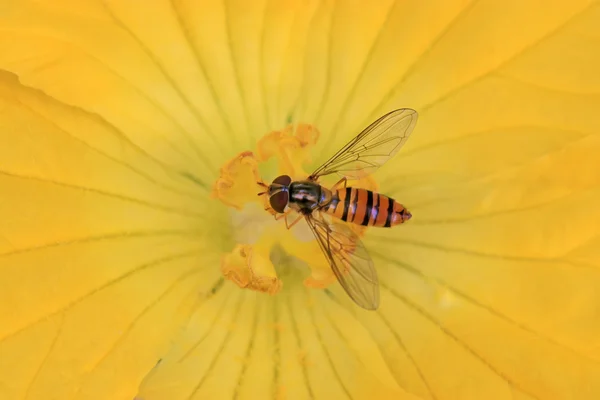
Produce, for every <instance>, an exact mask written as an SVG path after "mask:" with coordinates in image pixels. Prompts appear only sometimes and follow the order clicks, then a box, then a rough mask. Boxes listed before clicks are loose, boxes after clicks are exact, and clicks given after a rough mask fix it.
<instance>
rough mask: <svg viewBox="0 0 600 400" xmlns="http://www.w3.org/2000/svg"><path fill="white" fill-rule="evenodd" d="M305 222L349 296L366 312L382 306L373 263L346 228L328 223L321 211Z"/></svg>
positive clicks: (360, 244)
mask: <svg viewBox="0 0 600 400" xmlns="http://www.w3.org/2000/svg"><path fill="white" fill-rule="evenodd" d="M305 217H306V222H307V223H308V226H309V227H310V229H311V230H312V231H313V233H314V234H315V237H316V238H317V242H318V243H319V246H321V250H323V253H324V255H325V257H326V258H327V260H328V261H329V264H330V265H331V269H332V270H333V272H334V274H335V276H336V277H337V279H338V281H339V282H340V285H342V287H343V288H344V290H345V291H346V293H348V296H350V298H351V299H352V300H353V301H354V302H355V303H356V304H358V305H359V306H361V307H362V308H365V309H367V310H376V309H377V307H379V280H378V278H377V271H376V270H375V267H374V266H373V260H371V257H370V256H369V253H367V250H366V249H365V247H364V245H363V244H362V242H361V241H360V239H359V238H358V236H357V235H356V233H354V232H353V231H352V230H351V229H350V228H349V227H348V226H347V225H344V224H342V223H336V222H329V221H327V220H326V219H325V218H323V215H322V214H321V212H320V211H314V212H313V213H312V214H309V215H306V216H305Z"/></svg>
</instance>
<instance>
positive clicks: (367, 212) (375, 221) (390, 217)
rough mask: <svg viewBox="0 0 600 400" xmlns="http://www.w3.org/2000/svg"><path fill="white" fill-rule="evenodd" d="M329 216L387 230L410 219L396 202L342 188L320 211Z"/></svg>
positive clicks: (385, 197) (358, 190) (360, 190)
mask: <svg viewBox="0 0 600 400" xmlns="http://www.w3.org/2000/svg"><path fill="white" fill-rule="evenodd" d="M322 210H323V211H324V212H326V213H327V214H329V215H332V216H334V217H336V218H339V219H341V220H342V221H347V222H352V223H354V224H358V225H365V226H380V227H386V228H389V227H391V226H394V225H398V224H401V223H403V222H405V221H407V220H408V219H410V217H411V214H410V213H409V212H408V210H407V209H406V208H404V206H403V205H402V204H400V203H398V202H397V201H396V200H394V199H392V198H389V197H387V196H385V195H383V194H379V193H375V192H372V191H370V190H367V189H358V188H350V187H347V188H344V189H339V190H336V191H335V192H333V193H332V197H331V202H330V203H329V204H328V205H327V206H325V207H324V208H323V209H322Z"/></svg>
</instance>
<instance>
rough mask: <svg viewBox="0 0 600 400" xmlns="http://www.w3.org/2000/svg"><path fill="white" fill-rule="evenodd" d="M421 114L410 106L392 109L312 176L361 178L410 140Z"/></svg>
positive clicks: (316, 177) (312, 177)
mask: <svg viewBox="0 0 600 400" xmlns="http://www.w3.org/2000/svg"><path fill="white" fill-rule="evenodd" d="M417 117H418V114H417V112H416V111H415V110H412V109H410V108H401V109H399V110H395V111H391V112H389V113H388V114H386V115H384V116H383V117H381V118H379V119H378V120H377V121H375V122H373V123H372V124H371V125H369V126H368V127H367V128H365V129H364V130H363V131H362V132H361V133H359V134H358V136H356V137H355V138H354V139H352V140H351V141H350V142H349V143H348V144H346V145H345V146H344V147H343V148H342V149H341V150H340V151H338V152H337V153H336V154H335V155H334V156H333V157H331V158H330V159H329V160H328V161H327V162H325V164H323V165H321V166H320V167H319V168H317V170H316V171H315V172H313V173H312V174H311V175H310V177H311V179H314V180H317V179H318V178H319V177H320V176H324V175H329V174H334V173H337V174H339V175H341V176H345V177H347V178H349V179H360V178H362V177H364V176H367V175H369V174H371V173H373V172H374V171H375V170H377V169H378V168H379V167H381V166H382V165H383V164H385V162H386V161H388V160H389V159H390V158H392V157H393V156H394V154H396V153H397V152H398V151H399V150H400V148H401V147H402V146H403V145H404V143H406V141H407V140H408V137H409V136H410V134H411V133H412V131H413V129H414V127H415V125H416V124H417Z"/></svg>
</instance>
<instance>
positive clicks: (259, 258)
mask: <svg viewBox="0 0 600 400" xmlns="http://www.w3.org/2000/svg"><path fill="white" fill-rule="evenodd" d="M318 138H319V132H318V131H317V129H316V128H315V127H313V126H311V125H305V124H300V125H297V126H296V127H295V129H294V128H292V126H288V127H286V128H285V129H284V130H282V131H274V132H271V133H268V134H267V135H265V136H264V137H263V138H262V139H260V140H259V141H258V143H257V149H256V152H251V151H245V152H242V153H240V154H239V155H237V156H236V157H234V158H233V159H231V160H230V161H228V162H227V163H226V164H225V165H224V166H223V167H222V168H221V174H220V177H219V178H218V179H217V181H216V182H215V184H214V186H213V192H212V196H213V197H214V198H217V199H219V200H220V201H222V202H223V203H224V204H226V205H227V206H229V207H231V210H230V213H231V222H232V226H233V232H234V240H235V243H237V244H236V245H235V247H234V249H233V250H232V251H231V252H230V253H228V254H225V255H224V256H223V258H222V261H221V271H222V272H223V275H224V276H225V277H226V278H227V279H229V280H231V281H232V282H234V283H235V284H237V285H238V286H239V287H241V288H247V289H251V290H256V291H260V292H265V293H270V294H275V293H277V292H279V291H280V290H281V288H282V286H283V280H282V279H281V277H282V276H286V279H287V278H288V274H287V273H286V270H289V269H290V268H294V269H295V270H298V268H296V267H297V266H298V265H301V264H304V265H306V266H308V269H309V271H310V274H309V276H308V277H307V278H305V279H304V281H303V283H304V285H305V286H307V287H311V288H324V287H327V286H328V285H330V284H331V283H333V282H335V275H334V274H333V271H332V270H331V268H330V267H329V264H328V262H327V260H326V258H325V256H324V255H323V254H322V253H321V249H320V247H319V245H318V243H317V242H316V240H315V238H314V236H313V234H312V232H311V231H310V229H309V227H308V226H307V225H306V224H305V223H303V222H302V221H300V222H299V223H297V224H295V225H294V226H293V227H292V228H291V229H287V227H286V224H285V221H284V220H283V219H279V220H276V219H275V218H274V217H275V214H276V213H275V211H274V210H273V209H272V208H271V207H270V205H269V197H268V195H261V196H259V195H258V193H260V192H264V190H265V188H264V186H262V185H261V184H260V183H262V184H264V185H269V184H270V183H271V181H272V178H275V177H277V176H280V175H288V176H290V177H291V178H292V180H301V179H306V177H308V176H309V175H310V174H309V173H307V171H305V170H304V169H303V165H304V164H305V163H307V162H308V161H310V158H309V156H310V151H311V149H312V148H313V147H314V145H315V143H316V142H317V140H318ZM262 177H265V178H271V180H268V179H267V180H266V181H264V180H263V179H262ZM362 181H363V182H360V184H361V186H363V187H367V188H369V189H373V190H374V189H376V188H375V184H374V181H373V180H372V179H370V178H367V179H363V180H362ZM297 217H298V215H295V216H293V215H292V216H288V217H287V218H288V221H289V222H292V221H293V220H295V219H296V218H297ZM356 229H357V230H359V233H362V232H364V229H365V228H363V227H356ZM275 265H277V267H276V266H275ZM287 272H289V271H287ZM289 276H290V277H291V275H289ZM290 279H291V278H290Z"/></svg>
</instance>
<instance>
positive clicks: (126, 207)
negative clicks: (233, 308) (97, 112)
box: [0, 73, 222, 399]
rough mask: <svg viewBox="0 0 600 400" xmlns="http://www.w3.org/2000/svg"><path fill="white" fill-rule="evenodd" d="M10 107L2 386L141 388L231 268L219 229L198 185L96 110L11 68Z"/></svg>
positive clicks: (97, 391) (2, 170)
mask: <svg viewBox="0 0 600 400" xmlns="http://www.w3.org/2000/svg"><path fill="white" fill-rule="evenodd" d="M0 110H1V111H0V124H1V126H2V129H1V130H0V187H1V192H2V200H1V206H0V219H1V220H2V225H1V227H0V273H1V274H2V275H1V278H0V354H1V356H0V376H1V378H0V397H2V398H6V399H15V398H31V399H35V398H61V399H67V398H88V399H94V398H97V399H106V398H131V397H132V396H133V395H134V394H135V392H136V391H137V386H138V383H139V381H140V380H141V378H142V377H143V376H144V375H145V374H146V373H147V371H149V370H150V368H151V367H152V366H153V365H154V364H155V363H156V360H157V359H158V358H159V357H160V355H161V354H163V353H164V351H166V349H167V348H168V343H169V339H170V337H171V335H172V334H173V332H175V331H177V329H178V327H179V326H180V324H181V323H182V322H183V321H185V319H186V318H187V317H188V315H189V309H190V307H193V305H194V303H195V302H194V301H191V300H190V299H189V297H190V295H191V294H192V293H195V294H197V293H202V292H205V291H206V292H209V291H210V288H211V286H212V285H214V284H215V282H218V281H219V280H220V279H222V278H221V276H220V273H219V271H218V268H209V267H208V266H210V265H218V259H219V257H218V255H217V254H215V253H214V252H209V253H206V250H207V249H210V246H209V245H208V239H209V236H208V235H207V233H208V231H209V230H210V232H211V235H214V237H215V238H216V237H219V236H220V235H222V231H221V230H220V229H218V228H216V227H210V224H207V221H209V219H208V218H207V217H206V218H205V217H203V215H202V214H203V212H201V211H199V210H198V209H197V208H196V207H195V206H194V205H196V206H197V204H202V202H203V201H206V200H205V195H202V192H201V191H199V189H198V187H197V185H195V184H191V183H188V182H189V181H188V180H184V179H179V178H177V177H178V176H179V175H178V174H177V173H175V172H174V171H173V170H172V169H171V168H169V167H168V166H166V165H165V164H163V163H162V162H160V161H158V160H157V159H155V158H154V157H151V156H149V155H148V154H147V153H145V152H144V151H142V150H140V149H139V148H138V147H137V146H135V145H134V144H132V143H131V142H130V141H128V140H127V138H124V137H122V136H120V135H119V134H116V133H115V132H114V131H113V130H111V129H110V127H109V126H107V125H106V124H105V123H103V122H102V121H101V120H98V118H96V117H95V116H93V115H90V114H88V113H86V112H83V111H81V110H80V109H77V108H74V107H69V106H66V105H64V104H61V103H60V102H57V101H56V100H54V99H52V98H49V97H48V96H46V95H44V94H42V93H40V92H38V91H35V90H30V89H26V88H24V87H23V86H21V85H20V84H19V83H18V82H17V80H16V79H15V77H14V76H13V75H11V74H7V73H2V74H0ZM165 151H167V150H166V148H165ZM183 182H185V184H182V183H183ZM212 220H213V221H216V220H218V219H214V218H213V219H212ZM208 227H210V229H208ZM199 266H206V267H204V268H199ZM190 301H191V303H190Z"/></svg>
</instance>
